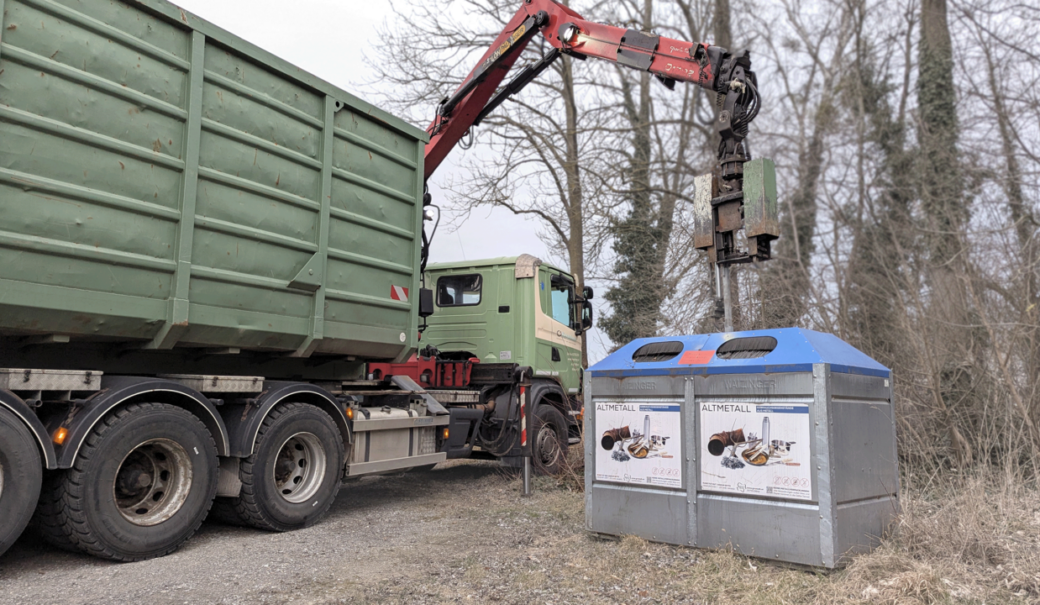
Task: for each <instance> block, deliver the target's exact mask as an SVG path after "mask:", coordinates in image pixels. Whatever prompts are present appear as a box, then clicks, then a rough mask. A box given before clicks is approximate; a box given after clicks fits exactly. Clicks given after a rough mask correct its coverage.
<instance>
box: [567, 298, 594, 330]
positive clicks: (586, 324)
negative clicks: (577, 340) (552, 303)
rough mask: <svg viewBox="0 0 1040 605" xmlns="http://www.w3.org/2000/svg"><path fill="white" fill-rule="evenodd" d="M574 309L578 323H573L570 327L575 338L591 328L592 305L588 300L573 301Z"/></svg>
mask: <svg viewBox="0 0 1040 605" xmlns="http://www.w3.org/2000/svg"><path fill="white" fill-rule="evenodd" d="M574 307H575V311H577V316H578V321H576V322H574V323H573V324H572V325H571V327H572V328H573V329H574V335H575V336H581V335H582V334H584V333H585V331H586V330H588V329H589V328H591V327H592V303H590V302H589V301H588V299H579V300H576V301H574Z"/></svg>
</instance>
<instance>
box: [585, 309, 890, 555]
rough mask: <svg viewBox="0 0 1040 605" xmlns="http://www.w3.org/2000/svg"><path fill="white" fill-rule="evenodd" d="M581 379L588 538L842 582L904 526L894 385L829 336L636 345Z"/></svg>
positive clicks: (802, 333) (807, 333) (711, 337)
mask: <svg viewBox="0 0 1040 605" xmlns="http://www.w3.org/2000/svg"><path fill="white" fill-rule="evenodd" d="M585 380H586V384H585V392H586V393H589V394H590V397H589V399H587V400H586V413H585V436H586V438H585V443H586V445H585V459H586V460H585V461H586V466H585V468H586V474H585V482H586V501H585V509H586V516H585V518H586V526H587V529H588V530H590V531H592V532H595V533H599V534H607V535H614V536H621V535H635V536H639V537H642V538H645V539H647V540H652V541H657V542H666V543H670V544H680V545H686V546H695V547H707V548H732V549H734V550H735V551H737V552H740V553H743V554H746V555H752V556H757V557H764V558H769V559H775V560H781V561H787V562H791V563H799V564H806V565H814V566H822V567H827V568H834V567H837V566H840V565H842V564H843V563H845V562H847V560H848V556H849V555H852V554H855V553H860V552H866V551H869V550H870V549H871V548H873V547H874V546H876V545H877V544H878V541H879V540H880V538H881V537H882V536H883V535H884V534H885V532H886V531H887V529H888V527H889V525H890V523H891V522H892V520H893V519H894V518H895V516H896V515H897V513H898V512H899V475H898V467H897V460H896V434H895V416H894V413H893V404H892V401H893V400H892V378H891V371H890V370H889V369H888V368H885V367H884V366H882V365H881V364H879V363H877V362H876V361H874V360H873V359H871V358H870V357H868V356H867V355H865V354H863V353H862V352H860V351H858V350H857V349H855V348H854V347H852V346H851V345H849V344H848V343H846V342H844V341H842V340H841V339H839V338H837V337H835V336H833V335H830V334H824V333H820V332H814V331H812V330H805V329H801V328H786V329H780V330H760V331H751V332H736V333H727V334H702V335H695V336H677V337H661V338H645V339H638V340H635V341H633V342H631V343H629V344H628V345H625V346H624V347H621V348H620V349H618V350H617V351H615V352H614V353H613V354H611V355H610V356H608V357H607V358H606V359H604V360H603V361H601V362H600V363H598V364H596V365H595V366H593V367H592V368H590V369H589V370H588V372H586V375H585Z"/></svg>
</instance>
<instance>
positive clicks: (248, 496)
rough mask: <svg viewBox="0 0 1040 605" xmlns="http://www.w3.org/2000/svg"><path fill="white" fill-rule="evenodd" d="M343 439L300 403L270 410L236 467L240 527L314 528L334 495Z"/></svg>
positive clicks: (316, 411)
mask: <svg viewBox="0 0 1040 605" xmlns="http://www.w3.org/2000/svg"><path fill="white" fill-rule="evenodd" d="M344 455H345V454H344V450H343V437H342V435H340V432H339V428H338V427H337V426H336V423H335V422H333V420H332V417H331V416H329V415H328V414H326V413H325V412H324V411H323V410H321V409H320V408H318V407H315V406H313V405H308V404H305V403H284V404H280V405H278V406H277V407H275V408H274V409H273V410H271V413H270V414H269V415H268V416H267V418H265V419H264V422H263V424H261V425H260V430H259V431H258V433H257V442H256V450H255V451H254V452H253V455H252V456H250V457H248V458H246V459H244V460H243V461H242V463H241V465H240V466H239V478H240V479H241V480H242V493H241V495H240V496H239V497H238V498H233V499H232V502H233V503H234V507H235V510H236V511H237V512H238V516H239V517H240V518H241V519H242V521H244V522H245V523H247V524H249V525H252V526H253V527H256V528H258V529H264V530H268V531H292V530H294V529H301V528H304V527H309V526H311V525H314V524H315V523H317V522H318V521H320V520H321V518H322V517H324V516H325V513H326V512H328V510H329V507H331V506H332V502H333V501H334V500H335V499H336V495H337V494H338V493H339V488H340V482H341V479H342V477H343V461H344Z"/></svg>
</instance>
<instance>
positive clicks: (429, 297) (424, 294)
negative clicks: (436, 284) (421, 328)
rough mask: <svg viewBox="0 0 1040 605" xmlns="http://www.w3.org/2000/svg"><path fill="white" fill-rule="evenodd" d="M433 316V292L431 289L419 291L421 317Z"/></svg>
mask: <svg viewBox="0 0 1040 605" xmlns="http://www.w3.org/2000/svg"><path fill="white" fill-rule="evenodd" d="M431 315H433V290H431V289H430V288H420V289H419V317H423V318H426V317H429V316H431Z"/></svg>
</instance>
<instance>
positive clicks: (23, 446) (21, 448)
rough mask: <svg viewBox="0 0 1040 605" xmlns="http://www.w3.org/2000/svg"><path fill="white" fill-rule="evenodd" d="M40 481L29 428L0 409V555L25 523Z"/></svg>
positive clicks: (37, 454) (37, 456)
mask: <svg viewBox="0 0 1040 605" xmlns="http://www.w3.org/2000/svg"><path fill="white" fill-rule="evenodd" d="M42 482H43V463H42V462H41V459H40V450H39V449H38V448H37V447H36V441H35V440H34V439H33V436H32V434H31V433H30V432H29V429H28V428H26V426H25V424H23V423H22V421H21V420H20V419H19V418H18V417H17V416H15V415H14V414H12V413H11V412H9V411H8V410H7V409H6V408H0V555H2V554H4V553H5V552H7V549H8V548H10V547H11V545H12V544H14V542H15V540H17V539H18V536H20V535H21V534H22V530H24V529H25V526H26V525H28V524H29V519H31V518H32V514H33V510H35V508H36V501H37V500H38V499H39V497H40V484H41V483H42Z"/></svg>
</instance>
